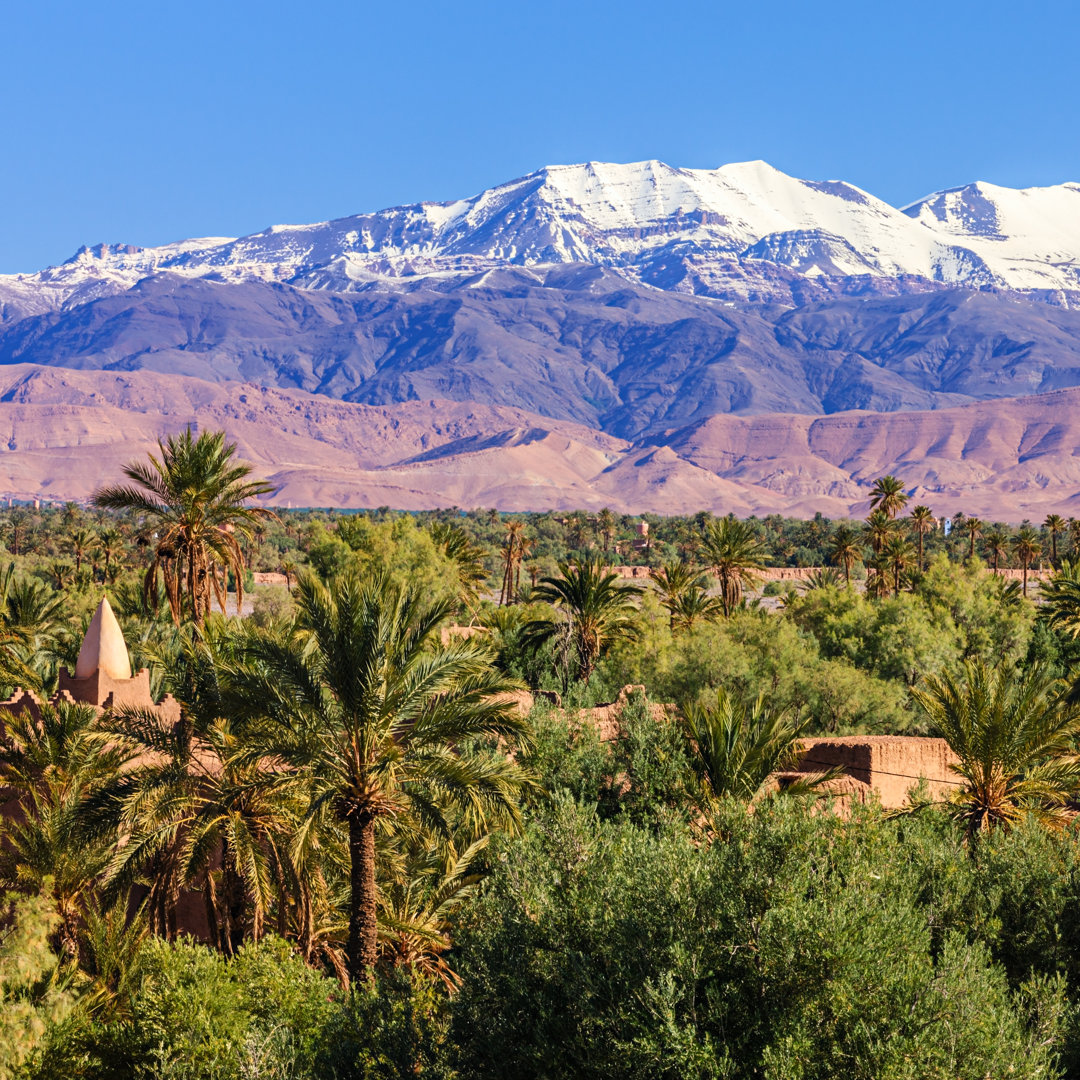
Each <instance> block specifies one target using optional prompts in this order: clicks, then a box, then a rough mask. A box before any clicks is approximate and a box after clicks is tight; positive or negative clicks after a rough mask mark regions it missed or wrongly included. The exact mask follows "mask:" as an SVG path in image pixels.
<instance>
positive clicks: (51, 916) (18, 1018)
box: [0, 893, 76, 1080]
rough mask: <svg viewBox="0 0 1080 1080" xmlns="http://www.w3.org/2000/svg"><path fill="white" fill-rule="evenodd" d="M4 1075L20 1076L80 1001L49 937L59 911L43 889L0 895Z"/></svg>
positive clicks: (2, 1079) (0, 1071) (0, 1070)
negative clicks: (36, 1052)
mask: <svg viewBox="0 0 1080 1080" xmlns="http://www.w3.org/2000/svg"><path fill="white" fill-rule="evenodd" d="M0 911H2V912H3V916H4V921H3V926H2V928H0V1080H16V1077H17V1076H25V1075H26V1073H25V1072H24V1071H23V1070H24V1067H25V1066H26V1065H27V1063H28V1059H30V1058H32V1056H33V1054H34V1052H35V1050H37V1049H38V1048H39V1046H40V1044H42V1043H43V1042H45V1041H46V1040H47V1038H48V1037H49V1035H50V1034H51V1033H52V1030H54V1029H55V1025H56V1024H58V1023H59V1022H61V1021H63V1020H64V1018H65V1017H66V1016H68V1015H69V1014H70V1013H71V1011H72V1009H73V1007H74V1006H75V1002H76V994H75V993H74V992H73V987H72V982H73V980H72V978H71V974H70V971H65V969H64V967H63V965H62V964H61V962H60V960H59V958H58V957H57V955H56V953H55V952H53V950H52V949H51V948H50V944H49V943H50V941H51V940H53V939H54V938H55V936H56V923H57V916H56V913H55V911H53V910H52V905H51V904H50V902H49V900H48V899H47V898H46V896H44V895H42V894H41V893H30V894H28V895H27V894H25V893H23V894H18V893H16V894H7V895H4V896H2V897H0Z"/></svg>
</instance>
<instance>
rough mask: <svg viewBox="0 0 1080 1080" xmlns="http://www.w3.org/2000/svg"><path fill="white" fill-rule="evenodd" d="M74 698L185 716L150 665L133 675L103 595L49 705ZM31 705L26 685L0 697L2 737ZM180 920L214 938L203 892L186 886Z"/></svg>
mask: <svg viewBox="0 0 1080 1080" xmlns="http://www.w3.org/2000/svg"><path fill="white" fill-rule="evenodd" d="M64 701H67V702H73V703H75V704H80V705H92V706H93V707H94V708H95V709H98V710H100V711H101V712H104V711H105V710H106V709H110V708H125V707H126V708H136V709H145V710H147V711H149V712H153V713H157V715H158V716H160V717H161V718H162V720H163V721H165V722H166V723H170V724H175V723H177V722H178V721H179V719H180V705H179V703H178V702H177V701H176V699H175V698H173V697H172V695H171V694H166V695H165V696H164V697H163V698H162V699H161V700H160V701H155V700H154V695H153V693H152V692H151V689H150V672H149V671H148V670H147V669H146V668H142V669H141V670H140V671H137V672H135V673H134V674H133V673H132V671H131V659H130V657H129V655H128V650H127V643H126V642H125V641H124V634H123V631H122V630H121V629H120V624H119V622H117V620H116V615H115V614H114V613H113V610H112V608H111V607H110V606H109V601H108V600H107V599H105V598H102V601H101V603H100V604H98V607H97V610H96V611H95V612H94V617H93V618H92V619H91V620H90V626H89V627H88V628H87V631H86V636H85V637H84V638H83V643H82V646H81V648H80V649H79V657H78V660H77V661H76V663H75V671H74V673H72V672H69V671H67V669H61V671H60V678H59V687H58V689H57V692H56V693H55V694H54V695H53V696H52V697H51V698H50V699H49V704H51V705H57V704H59V703H60V702H64ZM23 710H29V711H30V712H31V713H32V714H33V715H34V716H35V717H40V715H41V702H40V701H39V700H38V698H36V697H35V696H34V695H33V694H30V693H27V692H26V691H25V690H16V692H15V693H14V694H13V695H12V696H11V697H10V698H8V700H7V701H0V738H2V737H3V730H4V715H5V714H10V713H16V712H21V711H23ZM19 813H20V809H19V803H18V800H16V799H12V798H10V792H4V791H3V789H2V788H0V815H2V816H10V817H14V816H17V815H18V814H19ZM145 892H146V890H145V888H144V887H139V888H138V889H136V891H135V894H134V896H133V903H137V902H138V901H139V900H141V899H142V896H143V895H145ZM177 922H178V927H179V930H180V931H181V932H182V933H188V934H192V935H193V936H194V937H196V938H198V939H200V940H203V941H207V940H209V923H208V920H207V916H206V908H205V903H204V901H203V897H202V894H201V893H200V892H197V891H193V890H186V889H185V890H181V893H180V897H179V903H178V905H177Z"/></svg>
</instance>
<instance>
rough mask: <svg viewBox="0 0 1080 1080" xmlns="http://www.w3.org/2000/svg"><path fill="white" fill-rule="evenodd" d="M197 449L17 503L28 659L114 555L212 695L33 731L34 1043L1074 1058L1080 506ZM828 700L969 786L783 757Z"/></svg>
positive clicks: (13, 599) (51, 672)
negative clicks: (1071, 512) (791, 501)
mask: <svg viewBox="0 0 1080 1080" xmlns="http://www.w3.org/2000/svg"><path fill="white" fill-rule="evenodd" d="M189 444H190V445H189ZM168 445H170V446H171V445H173V444H168ZM176 446H177V447H179V449H180V450H181V451H183V453H181V454H180V457H181V458H184V455H185V454H187V453H188V451H190V452H191V454H194V456H195V457H196V458H198V461H195V462H194V464H193V465H192V467H191V468H190V469H186V467H185V468H181V467H180V465H182V462H179V464H178V463H175V462H174V465H176V467H175V468H174V470H173V472H174V473H175V475H171V477H170V480H169V485H166V486H167V487H168V490H164V489H163V491H162V493H161V498H160V499H159V503H160V505H155V506H154V507H150V506H147V505H143V504H139V503H138V501H137V500H136V499H135V498H134V494H133V493H127V494H126V495H124V498H120V497H119V495H117V497H116V498H115V499H114V498H110V499H107V500H105V501H108V502H110V504H111V505H112V506H113V508H114V509H113V510H112V511H110V512H106V511H103V510H97V511H87V510H85V509H82V508H80V507H76V506H72V505H69V506H66V507H63V508H46V509H43V510H41V509H38V510H31V509H30V508H28V507H14V508H10V509H8V510H6V511H0V538H2V540H3V543H4V545H5V546H6V548H7V551H8V553H9V559H8V568H7V569H6V571H4V573H3V574H0V683H3V684H4V687H3V688H4V689H6V690H8V691H10V690H11V689H13V688H14V687H15V686H16V685H19V684H21V685H25V686H31V687H35V688H39V689H40V690H44V691H45V692H46V693H52V691H53V690H55V688H56V684H57V675H58V671H59V668H60V667H61V666H62V665H66V666H68V667H69V668H70V667H72V666H73V664H74V661H75V657H76V655H77V653H78V648H79V643H80V641H81V638H82V634H83V631H84V628H85V625H86V622H87V620H88V618H89V615H90V612H91V611H92V609H93V607H94V605H95V604H96V603H97V601H98V599H99V598H100V595H101V592H102V589H103V588H105V587H107V588H108V592H109V595H110V598H111V600H112V602H113V606H114V608H115V610H116V612H117V614H118V616H119V618H120V620H121V623H122V626H123V629H124V632H125V635H126V638H127V641H128V643H129V647H130V649H131V652H132V660H133V663H134V665H135V666H140V665H147V666H149V667H150V669H151V676H152V683H153V686H154V687H155V691H156V692H166V691H168V692H170V693H172V694H173V696H174V697H175V699H176V701H177V702H178V703H179V707H180V709H181V719H180V722H179V723H173V722H172V721H168V722H164V721H163V720H162V719H161V717H160V716H158V715H156V714H141V713H134V712H131V711H125V710H123V709H117V710H107V711H106V712H105V713H104V714H101V715H99V714H98V713H97V712H96V711H95V710H88V709H82V708H79V707H76V706H71V705H66V704H61V705H60V706H58V707H57V708H56V709H54V710H49V709H47V710H45V711H44V713H43V714H42V717H41V719H40V720H36V719H33V718H31V717H30V716H29V714H25V715H24V716H23V717H21V718H16V719H13V720H11V721H10V722H9V723H7V724H6V725H5V727H6V730H5V733H4V738H3V739H2V740H0V782H2V783H3V785H4V788H5V791H4V795H3V797H4V798H5V799H8V798H11V799H17V800H18V801H19V803H20V808H21V814H22V818H21V820H15V819H11V818H8V819H6V820H5V821H4V823H3V824H2V825H0V829H2V835H0V844H2V846H0V889H4V890H10V893H9V899H8V900H6V901H5V905H6V906H5V909H4V918H3V920H2V927H3V929H2V930H0V1080H6V1078H7V1077H12V1078H14V1077H16V1076H18V1077H22V1078H23V1080H30V1078H34V1077H36V1078H39V1080H59V1078H61V1077H63V1078H68V1077H84V1078H87V1080H113V1078H120V1077H124V1078H127V1077H134V1078H138V1077H146V1078H150V1077H176V1078H192V1080H194V1078H200V1080H202V1078H206V1080H209V1078H230V1080H231V1078H236V1080H241V1078H249V1077H282V1078H284V1077H289V1078H293V1077H295V1078H304V1077H312V1078H315V1077H341V1078H351V1077H412V1076H416V1075H424V1076H430V1077H446V1078H460V1080H472V1078H477V1080H479V1078H484V1077H506V1078H511V1077H513V1078H518V1077H520V1078H526V1080H527V1078H530V1077H535V1078H537V1080H539V1078H545V1080H548V1078H552V1080H553V1078H562V1077H568V1078H576V1077H582V1078H591V1077H597V1078H600V1077H656V1078H660V1077H664V1078H667V1077H671V1078H682V1077H699V1078H702V1080H704V1078H713V1077H715V1078H721V1077H724V1078H730V1080H734V1078H739V1080H742V1078H746V1080H749V1078H751V1077H753V1078H768V1080H819V1078H820V1080H826V1078H832V1077H836V1076H845V1077H851V1078H853V1080H860V1078H865V1080H923V1078H931V1080H935V1078H940V1080H954V1078H968V1077H970V1078H971V1080H979V1078H985V1077H995V1078H996V1077H1004V1076H1015V1077H1024V1078H1031V1080H1035V1078H1043V1077H1080V908H1078V906H1077V897H1078V896H1080V858H1078V856H1077V854H1076V852H1077V850H1078V848H1077V835H1078V834H1077V826H1076V825H1075V824H1074V814H1075V808H1076V806H1077V805H1080V757H1078V755H1077V735H1078V730H1080V722H1078V721H1077V708H1078V706H1077V704H1076V701H1077V700H1078V699H1080V679H1078V676H1080V667H1078V666H1077V665H1078V662H1080V635H1078V634H1077V627H1080V588H1078V587H1077V585H1076V582H1077V578H1078V571H1077V569H1076V565H1077V564H1076V562H1075V559H1076V556H1077V554H1078V552H1080V526H1076V525H1075V524H1074V523H1070V522H1066V521H1064V520H1062V519H1060V518H1057V517H1055V516H1054V515H1051V517H1049V518H1047V520H1046V522H1045V523H1044V524H1043V526H1042V528H1041V530H1040V529H1038V528H1036V527H1035V526H1032V525H1031V524H1030V523H1025V524H1024V526H1022V527H1021V528H1020V529H1019V530H1013V529H1009V528H1007V527H1004V526H995V525H992V524H990V523H984V522H981V521H978V520H976V519H973V518H964V517H963V516H962V515H957V517H955V518H954V519H953V522H952V529H951V532H950V533H949V534H948V535H947V536H946V535H945V534H944V532H943V530H942V529H940V528H938V522H937V521H936V520H935V519H934V517H933V514H932V513H931V512H930V511H929V510H928V509H927V508H926V507H923V506H915V507H908V506H907V505H906V502H907V495H906V493H905V492H904V490H903V484H902V483H901V482H900V481H899V480H897V479H896V478H893V477H882V478H881V479H880V480H879V481H878V482H877V484H876V485H875V488H874V492H873V499H874V504H875V505H874V508H873V510H872V513H871V514H870V516H869V518H868V519H867V522H866V523H865V525H862V526H860V525H858V524H857V523H854V522H829V521H827V520H825V519H824V518H821V517H820V516H819V517H818V518H816V519H814V520H812V521H791V520H784V519H781V518H779V517H769V518H765V519H762V520H757V519H750V520H748V521H742V522H740V521H736V520H734V519H733V518H718V519H717V518H713V517H712V515H710V514H708V513H704V512H703V513H701V514H697V515H694V516H693V517H687V518H671V519H661V518H657V517H653V516H646V518H645V519H637V518H628V517H621V516H619V515H616V514H614V513H612V512H611V511H608V510H603V511H600V512H599V513H597V514H594V515H587V514H584V513H576V512H575V513H566V514H556V513H546V514H523V515H500V514H498V513H496V512H495V511H470V512H468V513H465V512H461V511H457V510H450V511H439V512H433V513H429V514H415V515H410V514H400V513H393V512H391V511H389V510H387V509H385V508H383V509H380V510H377V511H373V512H370V513H364V514H339V513H332V512H323V511H283V512H281V513H280V514H278V515H277V516H272V517H270V516H266V515H252V514H250V513H248V510H249V509H250V508H248V507H245V506H244V505H242V504H243V503H244V502H245V500H244V498H243V497H242V494H238V493H237V491H236V490H234V488H235V484H237V483H248V481H247V480H246V476H247V473H246V471H243V470H244V467H243V465H242V463H238V462H234V461H232V460H231V456H232V455H231V451H230V452H228V453H226V450H227V449H228V448H227V447H226V446H225V445H224V443H223V442H222V441H220V440H219V441H218V442H214V441H213V439H208V440H207V441H206V442H205V443H204V442H203V441H202V440H193V439H189V440H188V443H183V440H181V441H180V442H177V443H176ZM198 446H202V447H203V449H204V450H205V451H206V454H204V455H203V457H199V455H198V454H196V453H195V449H196V448H197V447H198ZM215 455H216V456H215ZM222 455H224V457H223V456H222ZM174 456H175V455H174ZM204 458H205V460H204ZM195 466H199V467H197V468H196V467H195ZM203 466H207V467H203ZM209 466H213V468H209ZM163 468H164V465H163ZM237 468H239V469H241V472H240V473H237V472H235V470H236V469H237ZM215 470H216V472H217V474H219V475H218V479H219V480H221V481H222V483H221V484H218V483H217V481H216V480H213V477H212V476H211V475H210V474H211V473H214V472H215ZM230 470H232V471H230ZM189 474H190V475H189ZM139 477H142V478H143V479H146V480H153V476H151V474H150V473H149V472H145V470H144V472H143V473H139V472H138V470H136V475H134V476H133V478H134V479H138V478H139ZM229 477H231V480H230V479H229ZM212 481H213V482H212ZM170 485H171V486H170ZM215 485H217V486H215ZM222 485H223V486H222ZM230 485H232V486H230ZM129 495H130V496H131V497H130V498H129V497H128V496H129ZM218 495H221V503H220V505H217V506H216V509H213V512H212V513H209V515H208V516H207V514H205V513H203V510H204V508H205V507H208V506H210V507H213V506H215V503H214V500H215V499H216V498H217V497H218ZM233 496H236V497H235V498H234V497H233ZM166 503H169V505H168V506H166V505H165V504H166ZM177 508H179V510H177ZM174 510H177V512H176V513H174ZM196 511H198V513H196ZM215 515H216V516H215ZM643 520H644V522H647V524H648V526H649V528H648V529H647V530H646V529H643V528H642V527H641V526H642V524H643ZM163 521H167V522H169V524H168V526H167V527H168V528H169V529H174V533H175V535H174V534H170V535H172V536H173V538H172V539H168V538H166V541H165V542H164V546H163V542H162V534H161V532H160V530H161V528H162V525H161V523H162V522H163ZM185 530H187V531H185ZM155 531H156V532H157V533H158V535H156V536H155V535H154V534H155ZM177 538H179V539H177ZM184 544H187V545H189V547H190V546H198V545H202V547H201V548H200V550H201V552H202V554H201V555H199V558H202V559H204V560H205V563H206V566H207V567H211V566H214V567H217V569H216V570H215V571H214V573H216V575H217V577H216V578H215V581H216V585H215V584H214V583H213V582H211V583H210V585H209V586H208V585H207V579H206V577H205V576H201V572H199V571H197V572H196V575H195V577H194V578H192V577H191V574H190V571H189V570H185V569H184V568H183V567H182V566H181V565H180V563H179V561H178V551H179V550H180V548H181V547H183V545H184ZM177 545H179V547H177ZM185 550H186V549H185ZM982 555H985V557H986V562H985V563H984V562H983V561H982V559H981V558H980V556H982ZM1040 563H1041V564H1042V565H1043V566H1044V567H1045V566H1046V565H1047V564H1049V565H1050V566H1052V567H1054V568H1058V572H1057V574H1056V576H1055V577H1054V578H1053V580H1052V581H1051V582H1049V583H1042V584H1041V585H1040V586H1039V587H1038V588H1033V587H1032V585H1031V581H1030V580H1024V578H1029V577H1030V572H1031V571H1033V570H1035V569H1037V568H1038V567H1039V566H1040ZM1006 565H1015V566H1016V567H1019V568H1020V569H1021V570H1022V571H1023V576H1022V579H1021V580H1018V581H1015V582H1014V581H1010V580H1007V579H1005V578H1004V577H1002V576H1001V575H999V574H996V573H993V572H990V570H989V569H988V567H993V568H998V567H1004V566H1006ZM619 566H621V567H626V568H635V569H636V571H637V572H635V569H626V570H623V571H618V572H617V571H615V570H612V569H611V568H612V567H619ZM777 566H783V567H798V566H803V567H815V568H816V570H815V573H814V574H813V575H811V576H809V577H807V576H805V575H803V577H802V578H801V579H800V580H795V579H793V578H788V579H785V580H773V581H769V582H767V583H763V582H762V580H761V579H762V576H763V575H765V574H767V573H768V568H770V567H777ZM162 572H164V577H162ZM266 572H269V573H271V574H281V575H283V576H284V581H282V582H281V583H279V584H255V582H254V579H253V578H252V574H253V573H266ZM170 574H171V575H172V577H171V580H170V579H169V575H170ZM226 576H227V578H228V583H229V585H230V588H231V592H232V595H233V596H234V597H235V596H237V594H238V593H239V592H240V591H245V592H247V593H249V594H250V595H251V597H252V599H253V603H252V604H251V606H250V607H249V608H248V609H246V610H247V615H248V617H247V618H245V619H239V618H237V617H236V616H235V615H234V614H233V613H232V612H233V610H234V609H233V608H232V607H230V614H229V617H223V616H221V615H217V614H214V615H209V614H208V610H207V609H208V608H209V607H211V606H220V605H219V603H218V597H217V591H218V590H219V589H223V588H224V585H225V584H226ZM628 577H632V578H633V580H629V581H628V580H625V579H626V578H628ZM159 578H160V579H161V580H162V581H163V584H162V585H161V586H160V587H158V586H157V585H156V584H155V583H156V580H157V579H159ZM238 585H241V586H243V590H240V589H237V588H236V586H238ZM193 587H194V589H195V595H194V597H193V593H192V588H193ZM212 601H213V604H212V603H211V602H212ZM177 624H179V625H177ZM526 686H527V687H528V688H529V689H530V690H531V691H532V692H533V695H534V698H533V701H534V704H533V706H532V709H531V712H530V713H529V714H528V716H525V715H524V712H523V711H520V712H519V711H518V710H517V707H516V702H517V701H518V700H522V698H521V695H522V694H523V691H524V688H525V687H526ZM624 688H630V689H629V690H626V691H625V692H624ZM616 699H618V703H617V704H615V705H610V706H605V707H604V708H603V709H601V710H600V711H599V712H597V713H593V712H592V711H591V709H592V707H593V706H595V705H597V704H598V703H603V702H609V703H610V702H613V701H615V700H616ZM806 733H811V734H817V733H831V734H853V733H920V734H921V733H933V734H938V735H941V736H943V737H945V738H947V739H948V741H949V742H950V744H951V746H952V747H953V749H954V750H955V751H956V752H957V754H958V757H959V760H960V768H959V771H958V773H957V777H958V779H957V785H956V788H957V791H956V795H955V797H954V798H953V799H951V800H950V801H949V802H948V803H946V804H942V805H931V804H928V803H927V802H926V800H925V798H923V797H922V796H921V795H920V793H919V792H918V791H916V792H914V793H913V798H912V802H911V805H910V807H909V809H908V811H907V812H904V813H902V814H892V815H890V814H885V813H884V812H882V811H881V809H880V808H879V807H877V806H874V805H869V806H859V805H852V806H847V805H843V806H834V805H831V804H830V803H829V802H828V796H822V795H821V794H820V792H821V791H822V790H823V789H822V788H821V787H815V786H814V784H813V783H812V782H807V783H803V784H792V785H786V786H784V788H783V791H780V790H778V784H777V782H776V780H775V776H774V773H775V772H776V770H778V769H781V770H782V769H783V768H785V767H786V766H787V765H789V764H790V762H791V760H792V753H793V749H794V746H795V740H796V739H797V738H798V737H799V736H800V735H801V734H806ZM770 777H772V780H770ZM823 798H824V800H825V801H822V800H823ZM182 901H183V903H187V905H188V907H187V909H186V910H187V911H188V917H189V918H190V912H191V910H192V905H194V908H196V909H198V910H205V912H206V917H207V924H208V925H207V930H206V933H205V938H206V940H205V941H204V942H203V943H197V942H195V941H193V940H191V939H188V938H184V937H183V936H182V935H180V934H178V933H177V928H178V926H180V925H181V924H182V922H183V920H182V919H181V917H180V915H179V912H180V909H181V907H182Z"/></svg>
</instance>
